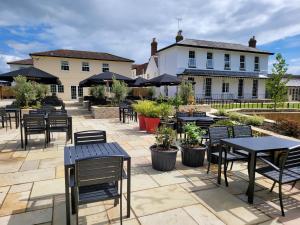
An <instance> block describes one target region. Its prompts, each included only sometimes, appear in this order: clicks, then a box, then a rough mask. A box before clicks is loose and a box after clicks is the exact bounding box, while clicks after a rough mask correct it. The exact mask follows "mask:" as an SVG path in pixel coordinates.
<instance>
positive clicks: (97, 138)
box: [74, 130, 106, 145]
mask: <svg viewBox="0 0 300 225" xmlns="http://www.w3.org/2000/svg"><path fill="white" fill-rule="evenodd" d="M74 140H75V145H86V144H98V143H106V131H104V130H87V131H80V132H76V133H74Z"/></svg>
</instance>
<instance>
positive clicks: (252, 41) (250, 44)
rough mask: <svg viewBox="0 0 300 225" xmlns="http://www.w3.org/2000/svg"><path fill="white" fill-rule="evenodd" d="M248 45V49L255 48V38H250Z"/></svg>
mask: <svg viewBox="0 0 300 225" xmlns="http://www.w3.org/2000/svg"><path fill="white" fill-rule="evenodd" d="M248 43H249V47H252V48H256V40H255V36H253V37H252V38H250V40H249V42H248Z"/></svg>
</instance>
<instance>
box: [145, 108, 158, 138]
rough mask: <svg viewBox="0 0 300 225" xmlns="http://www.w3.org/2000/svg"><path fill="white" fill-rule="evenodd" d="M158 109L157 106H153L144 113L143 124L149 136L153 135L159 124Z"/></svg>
mask: <svg viewBox="0 0 300 225" xmlns="http://www.w3.org/2000/svg"><path fill="white" fill-rule="evenodd" d="M159 116H160V107H159V105H157V104H153V105H152V107H150V108H148V109H147V111H146V112H145V124H146V131H147V132H148V133H150V134H154V133H155V132H156V129H157V128H158V125H159V123H160V118H159Z"/></svg>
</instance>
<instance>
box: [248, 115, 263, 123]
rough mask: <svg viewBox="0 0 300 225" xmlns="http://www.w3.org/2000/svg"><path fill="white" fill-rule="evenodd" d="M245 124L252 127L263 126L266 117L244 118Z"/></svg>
mask: <svg viewBox="0 0 300 225" xmlns="http://www.w3.org/2000/svg"><path fill="white" fill-rule="evenodd" d="M243 123H244V124H247V125H252V126H261V125H263V123H264V117H262V116H257V115H254V116H244V119H243Z"/></svg>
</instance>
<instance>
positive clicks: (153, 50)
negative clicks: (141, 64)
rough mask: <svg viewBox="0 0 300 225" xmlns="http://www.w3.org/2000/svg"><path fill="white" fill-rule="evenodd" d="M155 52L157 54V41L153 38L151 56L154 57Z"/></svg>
mask: <svg viewBox="0 0 300 225" xmlns="http://www.w3.org/2000/svg"><path fill="white" fill-rule="evenodd" d="M156 52H157V41H156V39H155V38H153V39H152V42H151V56H153V55H155V54H156Z"/></svg>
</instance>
